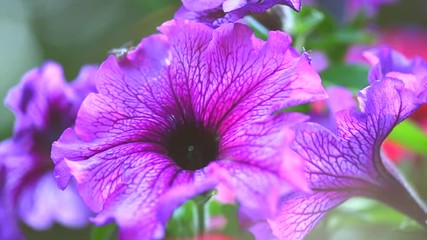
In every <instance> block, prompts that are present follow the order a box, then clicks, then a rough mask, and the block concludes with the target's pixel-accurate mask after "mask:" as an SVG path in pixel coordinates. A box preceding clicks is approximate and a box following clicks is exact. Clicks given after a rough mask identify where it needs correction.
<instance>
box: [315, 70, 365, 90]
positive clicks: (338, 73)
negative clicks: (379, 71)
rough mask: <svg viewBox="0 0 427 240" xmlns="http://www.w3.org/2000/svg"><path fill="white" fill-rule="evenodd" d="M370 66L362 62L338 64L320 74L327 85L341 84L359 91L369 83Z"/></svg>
mask: <svg viewBox="0 0 427 240" xmlns="http://www.w3.org/2000/svg"><path fill="white" fill-rule="evenodd" d="M368 71H369V68H368V66H365V65H362V64H337V65H334V66H332V67H329V68H327V69H326V70H325V71H323V72H322V73H321V74H320V76H321V77H322V80H323V83H324V85H325V86H332V85H339V86H343V87H346V88H348V89H349V90H351V91H352V92H354V93H357V92H358V91H360V90H361V89H362V88H364V87H366V86H367V85H368V80H367V78H368V77H367V76H368Z"/></svg>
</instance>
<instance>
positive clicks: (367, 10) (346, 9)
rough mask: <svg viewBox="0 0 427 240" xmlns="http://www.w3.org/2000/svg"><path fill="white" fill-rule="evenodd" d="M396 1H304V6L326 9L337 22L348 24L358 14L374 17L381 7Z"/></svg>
mask: <svg viewBox="0 0 427 240" xmlns="http://www.w3.org/2000/svg"><path fill="white" fill-rule="evenodd" d="M394 2H396V0H306V1H304V2H303V3H304V4H306V5H317V6H321V7H322V8H324V9H327V10H328V11H329V12H330V13H331V14H332V15H333V16H335V17H336V18H337V20H338V21H339V22H348V21H352V20H354V19H355V17H356V16H357V15H358V14H364V15H365V16H367V17H374V16H375V14H376V13H377V12H378V10H379V9H380V8H381V6H383V5H386V4H392V3H394Z"/></svg>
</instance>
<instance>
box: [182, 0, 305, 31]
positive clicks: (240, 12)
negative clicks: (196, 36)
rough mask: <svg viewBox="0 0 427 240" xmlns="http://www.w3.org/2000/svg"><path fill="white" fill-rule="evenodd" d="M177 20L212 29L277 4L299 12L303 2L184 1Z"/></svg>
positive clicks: (292, 0) (246, 0)
mask: <svg viewBox="0 0 427 240" xmlns="http://www.w3.org/2000/svg"><path fill="white" fill-rule="evenodd" d="M182 4H183V6H182V7H181V8H180V9H178V11H177V12H176V13H175V18H178V19H190V20H195V21H198V22H202V23H205V24H207V25H208V26H211V27H218V26H220V25H221V24H224V23H232V22H236V21H238V20H240V19H242V18H243V17H245V16H246V15H249V14H251V13H261V12H264V11H266V10H267V9H269V8H271V7H273V6H274V5H276V4H283V5H287V6H289V7H291V8H292V9H294V10H296V11H299V10H300V9H301V0H203V1H200V0H182Z"/></svg>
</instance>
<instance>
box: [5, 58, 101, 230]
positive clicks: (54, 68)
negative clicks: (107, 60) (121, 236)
mask: <svg viewBox="0 0 427 240" xmlns="http://www.w3.org/2000/svg"><path fill="white" fill-rule="evenodd" d="M96 69H97V68H95V67H90V66H88V67H85V68H83V69H82V71H81V72H80V75H79V76H78V79H77V80H76V81H74V82H73V83H71V84H69V83H67V82H66V81H65V80H64V77H63V73H62V68H61V66H59V65H58V64H56V63H54V62H46V63H45V64H44V65H43V66H42V67H40V68H38V69H34V70H31V71H30V72H28V73H27V74H26V75H25V76H24V77H23V79H22V81H21V82H20V83H19V84H18V85H17V86H16V87H15V88H13V89H12V90H10V91H9V93H8V95H7V97H6V100H5V102H6V105H8V107H9V108H10V109H11V110H12V111H13V113H14V114H15V116H16V121H15V125H14V131H13V137H11V138H9V139H6V140H4V141H3V142H2V143H1V144H0V159H1V161H2V163H3V164H4V166H5V169H4V174H5V181H4V189H3V193H4V196H2V197H4V198H5V201H6V202H8V203H12V202H13V203H14V204H13V205H12V204H9V205H5V206H0V208H3V207H5V208H8V209H7V210H6V211H10V208H13V209H14V211H16V212H15V215H17V216H18V217H19V218H20V219H21V220H22V221H23V222H25V223H26V224H28V225H29V226H31V227H33V228H35V229H46V228H48V227H50V226H51V225H52V224H53V222H54V221H57V222H59V223H61V224H64V225H66V226H69V227H80V226H83V225H84V224H86V223H87V221H88V217H89V210H88V209H87V207H86V206H85V205H84V202H83V201H82V200H81V198H80V197H79V196H78V194H77V191H76V189H75V188H74V187H70V188H69V189H67V190H66V191H61V190H60V189H58V187H57V184H56V181H55V178H54V176H53V171H52V170H53V167H54V164H53V162H52V160H51V158H50V150H51V145H52V142H53V141H54V140H55V139H57V138H58V137H59V136H60V134H61V133H62V132H63V131H64V129H66V128H67V127H70V126H72V125H73V124H74V120H75V118H76V115H77V110H78V108H79V106H80V104H81V102H82V101H83V99H84V97H85V96H86V95H87V94H88V93H89V92H91V91H94V90H95V85H94V80H93V79H94V76H95V72H96ZM8 206H9V207H8ZM0 211H1V210H0ZM1 231H2V232H3V229H2V230H1ZM0 236H1V234H0Z"/></svg>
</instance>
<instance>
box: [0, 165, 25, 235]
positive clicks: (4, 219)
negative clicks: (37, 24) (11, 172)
mask: <svg viewBox="0 0 427 240" xmlns="http://www.w3.org/2000/svg"><path fill="white" fill-rule="evenodd" d="M5 185H6V170H5V167H4V166H3V165H1V163H0V221H1V223H2V224H1V225H0V239H14V240H21V239H24V238H23V235H22V233H21V232H20V230H19V229H18V219H17V216H16V214H15V213H14V212H13V210H12V209H13V207H12V201H11V199H10V198H8V196H7V193H6V192H5Z"/></svg>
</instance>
